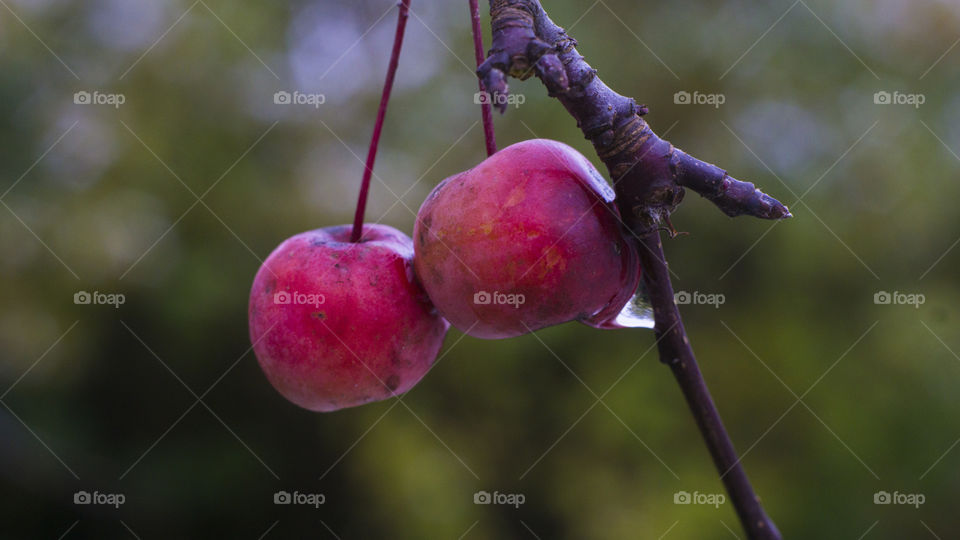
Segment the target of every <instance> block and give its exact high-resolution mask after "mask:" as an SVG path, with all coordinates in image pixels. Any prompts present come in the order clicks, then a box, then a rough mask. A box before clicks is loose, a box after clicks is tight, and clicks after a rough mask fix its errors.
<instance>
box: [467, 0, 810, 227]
mask: <svg viewBox="0 0 960 540" xmlns="http://www.w3.org/2000/svg"><path fill="white" fill-rule="evenodd" d="M490 14H491V17H492V21H491V22H492V25H493V43H492V44H491V48H490V52H489V54H488V55H487V60H486V61H485V62H484V63H483V64H482V65H481V66H480V68H479V69H478V70H477V73H478V74H479V75H480V78H481V80H482V81H483V83H484V86H485V87H486V89H487V91H488V92H490V93H491V94H492V95H493V96H494V100H493V102H494V103H496V104H498V105H497V106H498V107H499V108H500V111H501V112H503V111H504V110H505V109H506V106H507V100H506V99H505V98H506V94H507V93H508V90H509V89H508V86H507V79H506V78H507V76H511V77H514V78H518V79H521V80H522V79H527V78H529V77H530V76H531V75H534V74H535V75H536V76H537V77H539V78H540V80H541V81H543V84H544V85H545V86H546V87H547V90H548V92H549V94H550V95H551V96H552V97H555V98H557V99H558V100H559V101H560V103H562V104H563V106H564V107H565V108H566V109H567V111H568V112H569V113H570V114H571V115H572V116H573V117H574V118H575V119H576V120H577V125H578V126H580V129H581V130H583V133H584V135H585V136H586V137H587V139H589V140H590V142H592V143H593V146H594V148H595V149H596V150H597V154H598V155H599V156H600V159H601V160H603V162H604V163H605V164H606V165H607V168H608V169H609V170H610V175H611V176H612V179H613V182H614V185H615V186H616V187H617V199H618V204H619V206H620V210H621V212H622V213H623V215H624V217H625V218H626V219H628V221H630V222H631V223H630V225H631V227H633V229H634V232H636V233H637V234H638V235H643V234H645V233H647V232H650V231H652V230H656V229H658V228H659V227H660V226H661V225H662V224H663V223H664V222H666V221H667V219H668V217H669V215H670V213H671V212H672V211H673V210H674V209H675V208H676V206H677V204H679V203H680V201H681V200H682V199H683V193H684V187H688V188H690V189H692V190H694V191H696V192H697V193H699V194H700V195H702V196H704V197H706V198H707V199H710V200H711V201H712V202H713V203H714V204H716V205H717V206H718V207H719V208H720V209H721V210H723V212H724V213H726V214H727V215H729V216H737V215H741V214H747V215H751V216H755V217H759V218H765V219H783V218H788V217H791V214H790V211H789V210H788V209H787V207H786V206H784V205H783V204H781V203H780V202H778V201H777V200H776V199H774V198H772V197H770V196H769V195H766V194H764V193H763V192H761V191H760V190H758V189H756V188H755V187H754V185H753V184H751V183H749V182H741V181H740V180H737V179H735V178H733V177H731V176H730V175H728V174H727V173H726V171H724V170H723V169H720V168H719V167H717V166H715V165H711V164H710V163H706V162H704V161H701V160H699V159H697V158H694V157H692V156H690V155H689V154H687V153H685V152H683V151H682V150H679V149H677V148H675V147H674V146H673V145H672V144H670V143H669V142H668V141H666V140H664V139H661V138H660V137H658V136H657V135H656V134H655V133H654V132H653V130H652V129H650V126H649V125H648V124H647V123H646V122H645V121H644V120H643V118H642V116H643V115H644V114H646V112H647V108H646V107H645V106H638V105H637V103H636V102H635V101H634V100H633V99H632V98H629V97H626V96H622V95H620V94H618V93H616V92H614V91H613V90H611V89H610V88H609V87H608V86H607V85H606V84H604V83H603V81H602V80H600V78H599V77H597V71H596V70H595V69H593V68H592V67H590V65H589V64H587V63H586V61H584V59H583V57H582V56H580V54H579V53H578V52H577V49H576V44H577V42H576V40H574V39H573V38H571V37H570V36H568V35H567V33H566V31H564V29H563V28H560V27H559V26H557V25H556V24H555V23H554V22H553V21H551V20H550V18H549V17H548V16H547V14H546V12H545V11H544V10H543V7H542V6H541V5H540V2H539V1H538V0H491V1H490Z"/></svg>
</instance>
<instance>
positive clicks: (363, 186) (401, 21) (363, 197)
mask: <svg viewBox="0 0 960 540" xmlns="http://www.w3.org/2000/svg"><path fill="white" fill-rule="evenodd" d="M409 10H410V0H401V2H400V11H399V14H398V16H397V30H396V33H395V34H394V37H393V52H391V53H390V64H389V65H388V66H387V80H386V81H384V82H383V93H382V94H381V95H380V108H379V109H377V120H376V122H375V123H374V124H373V136H372V137H371V138H370V148H369V149H368V150H367V162H366V165H365V166H364V169H363V181H362V182H361V183H360V195H359V196H358V197H357V211H356V213H355V214H354V216H353V230H352V231H351V232H350V241H351V242H359V241H360V236H361V234H362V233H363V215H364V213H365V212H366V210H367V195H368V194H369V193H370V177H371V176H373V163H374V161H376V159H377V146H379V144H380V134H381V133H382V132H383V120H384V118H385V117H386V116H387V103H389V102H390V90H392V89H393V79H394V77H395V76H396V74H397V64H398V63H399V62H400V47H401V46H402V45H403V32H404V30H405V29H406V27H407V18H409Z"/></svg>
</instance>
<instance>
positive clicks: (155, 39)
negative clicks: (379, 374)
mask: <svg viewBox="0 0 960 540" xmlns="http://www.w3.org/2000/svg"><path fill="white" fill-rule="evenodd" d="M395 4H396V2H395V1H394V0H365V1H345V0H344V1H323V2H318V1H302V0H297V1H289V2H268V3H258V4H253V3H237V2H226V1H222V0H200V1H197V2H191V1H190V0H186V1H173V0H92V1H89V2H68V1H66V0H2V1H0V203H2V206H3V208H0V284H2V285H0V357H2V362H0V392H2V393H0V403H2V405H3V406H2V407H0V441H2V442H0V478H2V480H0V481H2V485H0V493H2V501H3V502H2V504H0V529H2V533H0V536H3V537H4V538H48V537H50V538H57V537H64V538H80V537H90V538H108V537H109V538H123V537H138V538H187V537H190V538H260V537H266V538H294V537H320V538H324V537H339V538H411V539H419V538H461V537H463V538H531V537H537V538H667V539H671V538H698V539H699V538H717V539H720V538H729V537H740V538H742V537H743V532H742V531H741V529H740V527H739V524H738V523H737V519H736V516H735V514H734V512H733V509H732V508H731V505H730V504H729V502H726V503H724V504H720V505H719V507H716V508H715V507H714V506H710V505H702V504H690V505H684V504H675V497H678V494H680V495H679V496H682V493H683V492H687V493H690V494H691V495H692V494H694V493H696V494H699V495H701V496H709V495H711V494H721V493H723V488H722V485H721V483H720V481H719V479H718V476H717V473H716V472H715V471H714V469H713V464H712V462H711V460H710V457H709V455H708V454H707V452H706V450H705V447H704V446H703V444H702V442H701V439H700V435H699V433H698V432H697V430H696V428H695V425H694V423H693V419H692V417H691V415H690V413H689V411H688V410H687V408H686V405H685V403H684V401H683V400H682V397H681V394H680V392H679V390H678V388H677V387H676V385H675V383H674V381H673V379H672V376H671V374H670V372H669V370H668V369H667V368H666V367H664V366H662V365H661V364H660V363H659V362H658V359H657V356H656V352H655V350H651V347H652V346H653V336H652V333H651V332H650V331H648V330H642V329H641V330H632V331H618V332H602V331H597V330H593V329H590V328H587V327H585V326H582V325H578V324H567V325H563V326H560V327H555V328H551V329H548V330H544V331H541V332H539V333H538V334H537V335H535V336H525V337H521V338H516V339H511V340H506V341H481V340H477V339H473V338H470V337H466V336H464V335H463V334H460V333H458V332H457V331H451V332H450V334H449V336H448V338H447V342H446V346H445V352H444V353H443V356H442V358H441V359H440V361H439V362H438V364H437V365H436V366H435V367H434V369H433V370H432V371H431V372H430V373H429V374H428V375H427V376H426V377H425V378H424V380H423V381H422V382H421V383H420V384H419V385H418V386H417V387H416V388H414V389H413V390H412V391H411V392H410V393H408V394H407V395H406V396H404V397H403V400H402V402H400V401H398V400H393V401H389V402H383V403H376V404H371V405H367V406H364V407H359V408H355V409H349V410H343V411H340V412H336V413H332V414H314V413H310V412H307V411H304V410H301V409H299V408H297V407H295V406H293V405H291V404H289V403H287V402H286V401H285V400H284V399H282V398H281V397H280V396H279V395H278V394H277V393H276V392H274V390H273V389H272V388H271V387H270V385H269V384H268V383H267V382H266V380H265V378H264V377H263V376H262V374H261V372H260V369H259V367H258V366H257V363H256V360H255V358H254V356H253V355H252V353H251V352H250V351H249V339H248V336H247V319H246V317H247V311H246V306H247V295H248V291H249V286H250V283H251V281H252V278H253V276H254V274H255V272H256V270H257V268H258V266H259V264H260V261H261V260H262V259H263V258H264V257H266V256H267V255H268V254H269V253H270V251H271V250H272V249H273V248H274V247H275V246H276V245H277V244H278V243H279V242H280V241H281V240H282V239H284V238H286V237H288V236H290V235H292V234H295V233H298V232H301V231H304V230H308V229H312V228H318V227H323V226H328V225H334V224H341V223H346V222H349V221H350V219H351V216H352V211H353V205H354V200H355V196H356V193H357V189H358V185H359V181H360V177H361V172H362V169H363V165H362V163H361V158H362V157H363V156H364V155H365V149H366V144H367V143H368V140H369V136H370V132H371V127H372V123H373V119H374V116H375V110H376V106H377V102H378V100H379V92H380V87H381V84H382V80H383V76H384V72H385V69H386V63H387V58H388V55H389V52H388V51H389V47H390V43H391V41H392V33H393V29H394V26H395V21H396V7H395ZM481 4H483V2H481ZM545 4H546V7H547V9H548V11H549V13H550V14H551V15H552V17H553V19H554V20H555V21H557V22H558V23H559V24H561V25H563V26H565V27H567V28H568V29H569V30H570V33H571V34H572V35H573V36H574V37H576V38H577V39H578V41H579V43H580V47H579V49H580V51H581V53H583V54H584V55H585V56H586V57H587V59H588V61H590V62H591V63H592V65H593V66H594V67H596V68H597V69H598V70H599V73H600V75H601V77H603V79H604V80H605V81H606V82H607V83H608V84H609V85H610V86H612V87H613V88H616V89H618V90H619V91H621V92H622V93H624V94H628V95H632V96H635V97H636V98H637V100H638V101H639V102H641V103H646V104H647V105H648V106H649V107H650V109H651V113H650V114H649V115H648V117H647V118H648V120H649V121H650V122H651V123H652V125H653V126H654V128H655V129H656V130H658V132H660V133H661V134H665V136H666V138H668V139H669V140H671V141H672V142H673V143H674V144H676V145H677V146H679V147H681V148H684V149H685V150H687V151H688V152H690V153H692V154H694V155H696V156H698V157H701V158H703V159H706V160H708V161H712V162H715V163H718V164H720V165H721V166H723V167H724V168H726V169H728V170H730V171H731V172H732V173H733V174H734V175H735V176H737V177H738V178H741V179H748V180H751V181H754V182H755V183H757V184H758V185H759V186H761V187H762V188H763V189H764V190H766V191H767V192H768V193H770V194H772V195H774V196H775V197H777V198H779V199H780V200H782V201H784V202H785V203H787V204H788V205H789V206H790V208H791V209H792V210H793V213H794V214H795V216H796V217H795V218H794V219H792V220H789V221H787V222H783V223H780V224H772V223H770V222H762V221H758V220H753V219H750V218H740V219H736V220H732V219H729V218H727V217H725V216H724V215H722V214H721V213H720V212H719V211H718V210H716V209H715V208H714V207H712V206H711V205H710V204H709V203H707V202H706V201H704V200H702V199H700V198H699V197H697V196H696V195H695V194H692V193H689V194H688V197H687V200H686V202H685V203H684V204H683V206H682V207H681V209H680V210H679V211H678V212H677V213H676V214H675V216H674V223H675V225H676V226H677V227H678V228H679V229H680V230H682V231H688V232H689V233H690V234H689V235H686V236H681V237H678V238H677V239H675V240H670V241H666V250H667V254H668V257H669V259H670V261H671V268H672V270H673V271H674V272H675V273H676V275H675V287H676V288H677V289H678V290H681V291H686V292H689V293H691V295H693V293H700V294H701V295H711V294H712V295H722V297H723V303H722V304H720V305H705V304H696V303H691V304H689V305H683V306H681V310H682V313H683V315H684V316H685V319H686V325H687V329H688V331H689V333H690V337H691V339H692V342H693V344H694V348H695V350H696V352H697V354H698V358H699V360H700V362H701V364H702V369H703V371H704V374H705V376H706V379H707V381H708V383H709V385H710V387H711V389H712V391H713V393H714V397H715V400H716V402H717V404H718V406H719V409H720V411H721V413H722V415H723V417H724V418H725V421H726V423H727V426H728V428H729V430H730V433H731V436H732V438H733V440H734V442H735V445H736V447H737V448H738V450H739V451H740V452H741V453H743V454H744V458H743V463H744V465H745V467H746V470H747V472H748V474H749V475H750V477H751V479H752V480H753V482H754V484H755V487H756V489H757V491H758V493H759V494H760V495H761V496H762V498H763V501H764V503H765V505H766V508H767V510H768V511H769V513H770V514H771V516H772V517H773V518H774V519H775V521H776V522H777V524H778V525H779V526H780V528H781V529H782V531H783V532H784V534H785V536H786V537H787V538H851V539H857V538H867V539H873V538H877V539H879V538H890V539H894V538H897V539H899V538H943V539H945V538H957V537H960V517H958V514H957V512H956V500H957V496H958V494H960V449H957V448H956V447H957V446H960V445H958V438H960V415H958V414H957V406H958V404H957V395H958V394H957V390H956V389H957V386H958V383H960V357H958V354H957V351H960V330H958V321H960V311H958V307H957V306H958V302H960V289H958V284H957V279H956V276H957V272H958V270H960V249H955V246H956V245H957V240H958V236H960V213H958V212H957V210H956V201H957V199H958V196H960V182H958V161H960V157H958V153H960V127H958V126H960V97H958V96H960V94H958V93H957V91H956V90H957V88H958V77H960V69H957V68H958V63H960V47H958V46H957V43H958V39H960V30H958V28H960V4H957V3H956V2H954V1H948V0H940V1H934V0H924V1H920V2H910V3H906V2H900V1H897V0H881V1H865V0H854V1H845V2H829V1H825V0H798V1H796V2H793V3H791V2H790V1H778V2H748V1H738V0H730V1H726V2H719V3H718V2H709V1H706V0H700V1H677V2H643V3H640V4H638V3H636V2H631V1H627V0H600V1H597V2H593V3H591V2H579V1H574V0H546V1H545ZM482 11H483V22H484V28H485V34H486V35H485V42H486V43H487V44H489V18H488V16H487V14H486V6H483V8H482ZM407 34H408V37H407V41H406V44H405V46H404V50H403V54H402V57H401V61H400V72H399V74H398V78H397V83H396V88H395V92H394V99H393V101H392V102H391V104H390V110H389V113H388V117H387V124H386V128H385V133H384V137H383V141H382V144H381V151H380V155H379V159H378V162H377V166H376V172H377V175H378V177H379V179H380V181H377V180H375V181H374V185H373V192H372V197H371V200H370V205H369V208H368V211H367V216H368V221H380V222H383V223H387V224H390V225H393V226H395V227H397V228H399V229H401V230H403V231H406V232H408V233H410V232H411V231H412V228H413V223H414V212H415V211H416V209H417V208H418V207H419V204H420V202H421V201H422V200H423V198H424V197H425V196H426V194H427V193H428V192H429V190H430V189H431V188H432V187H433V186H434V185H436V184H437V183H438V182H439V181H440V180H442V179H443V178H444V177H446V176H448V175H450V174H453V173H455V172H458V171H461V170H464V169H467V168H469V167H471V166H473V165H474V164H475V163H477V162H479V161H480V160H482V159H483V157H484V151H483V143H482V131H481V128H480V125H479V123H478V122H479V108H478V107H477V106H476V105H475V104H474V100H473V97H474V92H475V91H476V81H475V79H474V77H473V75H472V73H471V72H472V66H473V60H472V58H473V56H472V49H471V39H470V36H469V21H468V11H467V5H466V1H461V2H441V1H431V2H426V1H421V0H414V2H413V14H412V16H411V18H410V23H409V27H408V29H407ZM511 86H512V88H513V90H514V91H516V92H518V93H519V94H521V95H522V96H523V97H524V102H523V103H522V104H521V105H519V106H517V107H511V108H510V110H509V111H508V113H507V114H506V115H504V116H498V117H497V118H496V128H497V137H498V141H499V143H500V145H501V146H505V145H507V144H510V143H513V142H516V141H520V140H523V139H528V138H532V137H549V138H553V139H558V140H561V141H564V142H566V143H568V144H570V145H573V146H574V147H576V148H578V149H579V150H581V151H582V152H583V153H584V154H585V155H587V156H589V157H590V158H591V159H592V160H594V162H595V163H597V164H598V165H599V163H598V162H597V160H596V156H595V155H594V154H593V151H592V149H591V148H590V147H589V144H588V143H587V141H585V140H584V139H583V137H582V135H581V134H580V132H579V131H578V130H577V128H576V126H575V125H574V122H573V120H572V119H571V118H570V117H569V116H567V115H566V113H565V112H564V111H563V110H562V108H561V106H560V105H559V104H558V103H556V102H555V101H553V100H551V99H550V98H548V97H547V96H546V92H545V90H544V88H543V87H542V85H540V83H539V82H537V81H536V80H531V81H528V82H523V83H521V82H515V81H512V82H511ZM278 91H288V92H294V91H297V92H300V93H302V94H322V95H323V100H324V103H323V104H321V105H319V106H317V107H314V106H310V105H295V104H275V103H274V93H275V92H278ZM681 91H683V92H689V93H690V94H691V96H693V97H695V96H696V95H695V94H694V92H698V93H699V95H722V96H723V103H722V105H720V106H711V105H697V104H683V103H675V99H674V97H675V94H676V93H677V92H681ZM76 92H89V93H90V94H91V101H94V100H96V99H98V98H97V97H96V95H94V94H93V93H94V92H99V93H100V94H99V95H100V96H105V97H100V98H99V99H101V100H107V101H109V100H110V99H113V100H114V101H116V100H117V99H119V98H116V97H114V98H111V97H110V96H111V95H122V96H123V98H122V100H123V103H122V104H120V105H119V106H112V105H110V104H103V105H98V104H95V103H82V102H81V103H75V99H74V95H75V93H76ZM877 92H889V93H890V101H891V102H893V103H884V102H883V101H884V99H883V95H882V94H881V95H880V96H879V98H878V99H875V94H876V93H877ZM894 92H897V93H899V94H894ZM897 96H900V97H899V98H898V97H897ZM918 96H922V99H921V98H920V97H918ZM898 100H899V101H901V102H906V101H912V102H914V103H915V102H917V101H923V103H922V104H919V105H918V106H915V105H911V104H908V103H897V101H898ZM80 101H82V99H80ZM681 101H682V100H681ZM877 101H879V103H878V102H877ZM601 170H604V169H602V168H601ZM80 291H87V292H93V291H97V292H101V293H105V294H122V295H124V303H123V304H122V305H119V306H118V307H114V306H109V305H84V304H76V303H74V295H75V294H76V293H78V292H80ZM883 292H888V293H891V294H892V293H894V292H897V293H899V295H894V296H892V298H893V301H892V302H891V303H890V304H883V303H880V304H878V303H877V302H876V299H879V300H881V301H882V299H883V298H882V293H883ZM878 294H881V296H880V297H877V296H876V295H878ZM909 295H922V297H921V296H909ZM703 297H704V296H700V298H703ZM714 298H719V297H718V296H715V297H714ZM911 299H913V300H917V302H915V303H914V304H912V305H911V304H910V303H903V302H909V301H910V300H911ZM921 299H922V300H923V303H922V304H921V303H920V302H919V300H921ZM898 301H899V302H900V303H898ZM597 396H602V400H601V401H599V402H598V400H597ZM480 490H485V491H488V492H491V493H493V492H499V493H501V494H522V495H523V497H524V504H522V505H520V506H519V507H517V508H515V507H513V506H507V505H477V504H474V494H475V493H476V492H478V491H480ZM81 491H85V492H88V493H91V494H93V493H95V492H96V493H97V494H99V496H101V497H103V496H106V495H108V494H115V495H122V496H123V504H122V505H119V507H113V506H109V505H102V504H99V505H98V504H90V505H84V504H75V501H74V498H75V495H76V494H77V493H78V492H81ZM278 491H287V492H290V493H293V492H298V493H300V494H323V496H324V498H325V501H324V504H323V505H320V506H319V507H318V508H314V507H312V506H305V505H277V504H274V500H273V499H274V494H275V493H276V492H278ZM884 492H886V493H889V494H890V497H891V499H895V501H894V502H896V501H901V502H902V501H906V500H913V501H919V500H920V498H921V497H922V504H918V505H913V506H911V505H907V504H886V505H885V504H876V503H875V498H880V500H881V502H882V500H883V493H884ZM911 497H912V498H911ZM702 498H703V497H701V499H702Z"/></svg>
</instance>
